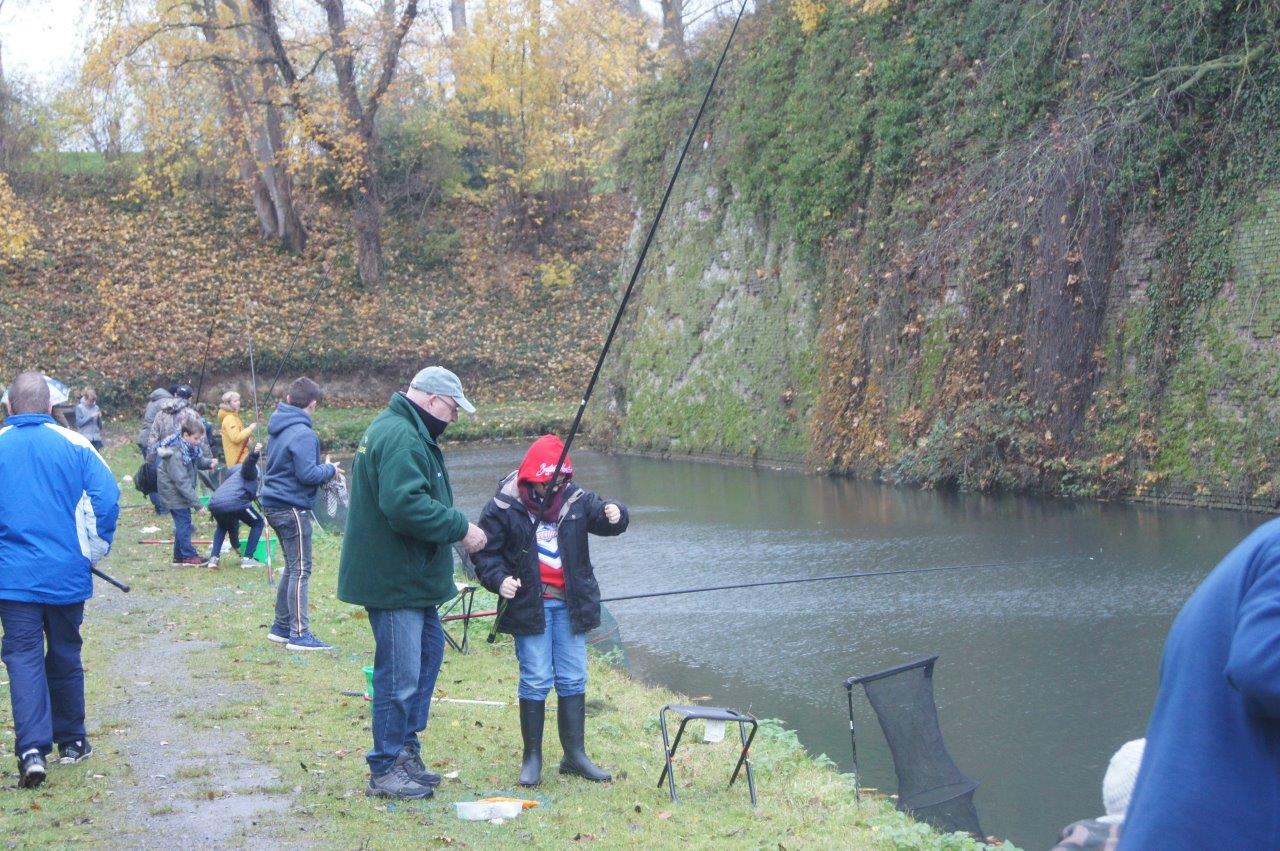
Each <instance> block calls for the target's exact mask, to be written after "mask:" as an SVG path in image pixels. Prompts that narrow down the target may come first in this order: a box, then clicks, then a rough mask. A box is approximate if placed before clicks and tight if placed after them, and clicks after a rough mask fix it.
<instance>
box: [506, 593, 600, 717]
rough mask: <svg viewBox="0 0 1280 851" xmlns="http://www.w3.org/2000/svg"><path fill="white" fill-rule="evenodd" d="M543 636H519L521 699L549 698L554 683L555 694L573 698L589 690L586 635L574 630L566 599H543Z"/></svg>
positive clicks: (519, 692) (517, 648) (518, 653)
mask: <svg viewBox="0 0 1280 851" xmlns="http://www.w3.org/2000/svg"><path fill="white" fill-rule="evenodd" d="M542 614H543V619H544V620H545V621H546V626H545V627H544V629H543V630H542V634H541V635H517V636H516V659H517V660H518V661H519V662H520V687H519V688H518V689H517V691H516V693H517V694H518V695H519V697H520V699H521V700H546V699H547V692H549V691H551V685H552V683H554V684H555V687H556V694H558V695H560V696H561V697H571V696H573V695H575V694H585V693H586V691H587V634H586V633H585V632H579V633H575V632H574V631H573V624H572V623H570V622H569V607H568V606H567V605H566V604H565V602H564V600H553V599H544V600H543V601H542Z"/></svg>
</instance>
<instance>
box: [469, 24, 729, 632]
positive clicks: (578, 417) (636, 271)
mask: <svg viewBox="0 0 1280 851" xmlns="http://www.w3.org/2000/svg"><path fill="white" fill-rule="evenodd" d="M746 10H747V0H742V5H741V7H739V9H738V16H737V17H736V18H735V19H734V21H733V28H732V29H731V30H729V37H728V38H727V39H725V42H724V49H723V50H721V51H720V59H719V60H718V61H717V62H716V67H715V70H714V71H713V72H712V73H711V81H710V82H709V83H707V91H706V93H705V94H704V95H703V96H702V104H701V105H700V106H699V107H698V114H697V115H696V116H694V119H693V123H692V124H691V125H689V134H688V135H687V136H686V137H685V140H684V147H682V148H681V149H680V157H679V159H677V160H676V165H675V168H673V169H672V170H671V178H670V179H669V180H668V181H667V188H666V191H665V192H663V193H662V203H660V204H659V205H658V211H657V213H655V214H654V216H653V223H652V224H651V225H649V232H648V233H647V234H646V235H645V238H644V243H643V244H642V245H641V246H640V253H639V254H638V255H637V256H636V262H635V265H634V266H633V267H632V269H631V278H630V280H628V281H627V288H626V289H625V290H624V291H623V293H622V300H621V301H620V302H619V303H618V309H617V311H616V312H614V314H613V322H612V323H611V324H610V325H609V333H608V334H607V335H606V336H605V339H604V345H603V346H601V347H600V355H599V357H597V358H596V365H595V368H594V369H592V370H591V378H590V379H589V380H588V381H587V388H586V390H584V391H583V393H582V400H581V401H580V402H579V403H578V411H577V413H576V414H574V416H573V424H572V425H571V426H569V433H568V434H567V435H565V439H564V448H563V449H562V450H561V452H560V458H559V460H557V461H556V469H555V472H554V473H552V475H551V481H550V483H549V485H548V486H547V494H546V496H545V497H544V498H543V503H542V510H540V511H539V512H538V516H537V517H535V518H534V522H533V528H532V530H530V532H529V538H528V540H527V541H526V543H525V546H524V550H523V551H522V552H521V554H520V561H519V562H518V563H521V564H522V563H523V562H524V560H525V559H526V558H528V556H529V551H530V549H531V548H532V547H533V541H534V539H535V538H536V537H537V534H538V525H539V524H540V523H542V522H544V521H545V520H546V518H545V516H544V515H545V513H546V507H547V506H548V505H550V504H551V503H552V502H553V501H554V497H555V494H556V492H557V491H558V490H559V489H560V488H563V487H564V486H565V482H564V481H562V480H561V472H562V471H563V469H564V462H565V459H567V458H568V457H569V447H570V446H572V445H573V439H574V438H575V437H576V436H577V434H578V428H579V426H581V425H582V415H583V414H584V413H585V412H586V410H587V403H588V402H590V401H591V394H592V392H594V391H595V388H596V382H597V381H598V380H599V379H600V370H601V368H602V367H603V366H604V359H605V358H606V357H608V355H609V349H610V347H611V346H612V345H613V338H614V337H615V336H616V335H617V333H618V326H619V325H620V324H621V323H622V316H623V314H624V313H626V310H627V304H628V302H630V301H631V294H632V293H633V292H634V291H635V288H636V282H637V281H638V280H639V279H640V271H641V269H643V268H644V260H645V257H647V256H648V254H649V247H650V246H651V245H653V237H654V234H656V233H657V231H658V224H659V222H661V221H662V214H663V213H664V212H666V209H667V203H668V202H669V201H670V200H671V191H672V190H673V189H674V188H675V185H676V178H678V177H679V176H680V170H681V169H682V168H683V167H684V160H685V156H686V155H687V154H688V153H689V146H690V145H692V144H693V136H694V133H696V132H697V130H698V124H699V122H701V121H702V116H703V114H705V113H706V111H707V104H708V103H709V102H710V101H711V93H712V92H713V91H714V90H715V86H716V80H717V79H719V77H720V69H721V68H722V67H723V66H724V60H725V57H726V56H728V55H729V47H730V45H732V44H733V37H734V36H735V35H737V32H738V24H740V23H742V15H743V13H744V12H745V11H746ZM507 604H508V600H507V598H505V597H503V598H501V599H500V600H499V601H498V614H497V617H495V618H494V619H493V626H492V628H490V630H489V635H488V637H487V638H486V639H485V640H486V641H488V642H489V643H490V644H492V643H493V642H494V641H495V640H496V639H497V637H498V625H499V624H500V623H501V622H502V615H503V614H504V613H505V612H506V610H507Z"/></svg>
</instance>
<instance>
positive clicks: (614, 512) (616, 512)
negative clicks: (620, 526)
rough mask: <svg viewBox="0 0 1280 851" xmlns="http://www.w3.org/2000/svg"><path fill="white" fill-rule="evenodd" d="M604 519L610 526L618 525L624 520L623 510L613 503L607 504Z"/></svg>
mask: <svg viewBox="0 0 1280 851" xmlns="http://www.w3.org/2000/svg"><path fill="white" fill-rule="evenodd" d="M604 519H605V520H608V521H609V523H610V525H612V524H614V523H617V522H618V521H619V520H621V519H622V509H621V508H619V507H618V506H616V505H614V504H613V503H612V502H606V503H605V505H604Z"/></svg>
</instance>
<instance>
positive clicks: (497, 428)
mask: <svg viewBox="0 0 1280 851" xmlns="http://www.w3.org/2000/svg"><path fill="white" fill-rule="evenodd" d="M381 411H382V408H380V407H378V408H375V407H353V408H329V407H322V408H319V409H317V410H316V415H315V426H316V431H317V432H318V433H319V435H320V443H321V445H322V446H323V447H324V449H325V451H326V452H333V451H339V450H347V449H354V448H355V446H356V445H357V444H358V443H359V442H360V438H361V436H362V435H363V434H364V430H365V429H366V428H368V427H369V423H371V422H372V421H373V418H374V417H376V416H377V415H378V413H379V412H381ZM576 411H577V405H576V404H574V403H572V402H547V401H519V402H503V403H498V404H493V405H477V407H476V412H475V413H474V414H465V413H464V414H459V416H458V421H457V422H455V423H453V424H452V425H450V426H449V435H448V438H449V440H450V441H451V442H457V441H468V442H469V441H477V440H514V439H517V438H525V437H536V436H537V435H541V434H546V433H548V432H558V433H561V434H563V433H564V432H566V431H568V430H569V425H570V424H571V423H572V422H573V415H574V413H575V412H576Z"/></svg>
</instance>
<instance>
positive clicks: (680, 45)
mask: <svg viewBox="0 0 1280 851" xmlns="http://www.w3.org/2000/svg"><path fill="white" fill-rule="evenodd" d="M658 50H660V51H661V50H670V51H672V52H673V53H675V55H676V56H678V57H680V58H682V59H683V58H684V55H685V52H684V0H662V38H661V39H659V40H658Z"/></svg>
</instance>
